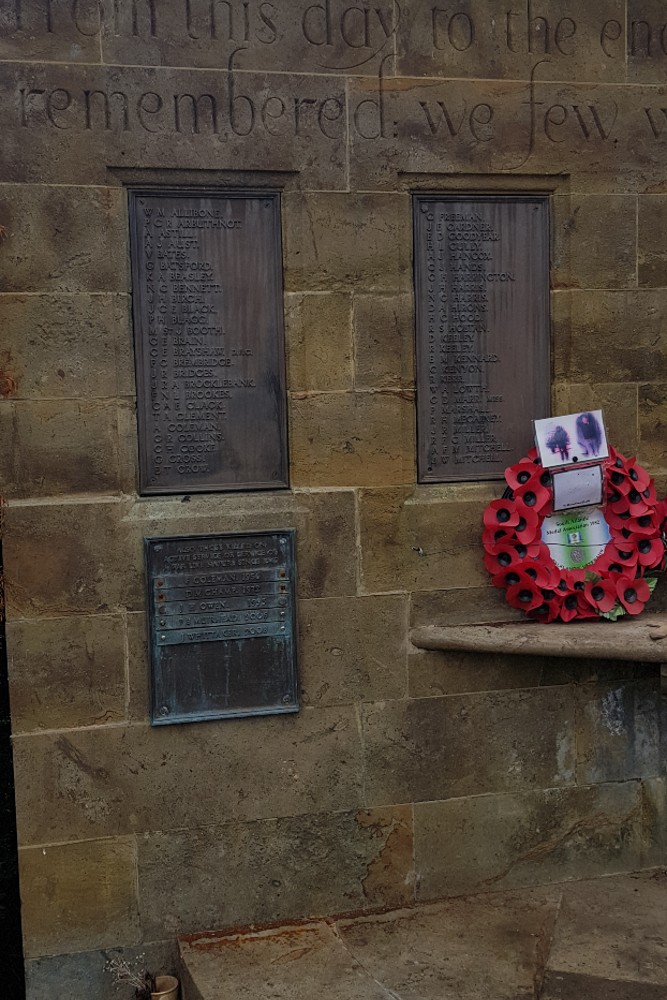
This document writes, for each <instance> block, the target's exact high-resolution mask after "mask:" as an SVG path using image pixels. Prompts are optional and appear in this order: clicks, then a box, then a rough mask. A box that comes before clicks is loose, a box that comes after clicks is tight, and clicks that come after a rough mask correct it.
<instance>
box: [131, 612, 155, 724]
mask: <svg viewBox="0 0 667 1000" xmlns="http://www.w3.org/2000/svg"><path fill="white" fill-rule="evenodd" d="M147 618H148V616H147V615H146V613H145V612H143V611H131V612H130V613H129V614H128V615H127V617H126V629H127V672H128V681H129V686H130V699H129V705H128V718H129V719H130V721H132V722H148V718H149V715H150V667H149V651H148V622H147Z"/></svg>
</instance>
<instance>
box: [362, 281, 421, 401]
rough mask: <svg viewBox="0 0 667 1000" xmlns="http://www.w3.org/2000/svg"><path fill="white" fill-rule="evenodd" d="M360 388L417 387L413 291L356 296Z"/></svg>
mask: <svg viewBox="0 0 667 1000" xmlns="http://www.w3.org/2000/svg"><path fill="white" fill-rule="evenodd" d="M353 325H354V384H355V386H356V387H357V389H374V388H380V389H384V388H388V389H393V388H400V389H403V388H407V389H411V388H414V384H415V361H414V354H415V347H414V320H413V316H412V301H411V298H410V296H409V295H355V296H354V320H353Z"/></svg>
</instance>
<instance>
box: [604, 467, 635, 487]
mask: <svg viewBox="0 0 667 1000" xmlns="http://www.w3.org/2000/svg"><path fill="white" fill-rule="evenodd" d="M607 485H608V487H609V489H613V490H617V491H618V492H619V493H629V492H630V490H631V489H632V486H633V483H632V480H631V479H630V477H629V475H628V474H627V472H626V470H625V469H618V468H616V466H615V465H612V466H611V468H610V469H609V470H608V472H607Z"/></svg>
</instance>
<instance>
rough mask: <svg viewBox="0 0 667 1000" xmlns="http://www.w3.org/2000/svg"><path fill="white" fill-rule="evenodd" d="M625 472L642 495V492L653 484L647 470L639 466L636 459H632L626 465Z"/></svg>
mask: <svg viewBox="0 0 667 1000" xmlns="http://www.w3.org/2000/svg"><path fill="white" fill-rule="evenodd" d="M625 471H626V473H627V475H628V478H629V479H630V481H631V483H632V484H633V486H634V487H635V489H636V490H639V492H640V493H641V491H642V490H645V489H647V487H648V486H649V484H650V482H651V477H650V476H649V474H648V472H647V471H646V469H643V468H642V466H641V465H638V464H637V459H636V458H631V459H630V461H629V462H627V463H626V466H625Z"/></svg>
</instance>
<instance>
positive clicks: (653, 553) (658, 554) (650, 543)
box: [629, 535, 665, 569]
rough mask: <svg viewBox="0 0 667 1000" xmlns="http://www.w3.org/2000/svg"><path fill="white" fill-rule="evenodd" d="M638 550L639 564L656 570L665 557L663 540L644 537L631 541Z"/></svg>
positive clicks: (640, 536) (631, 539)
mask: <svg viewBox="0 0 667 1000" xmlns="http://www.w3.org/2000/svg"><path fill="white" fill-rule="evenodd" d="M629 540H630V541H631V542H632V543H633V545H634V546H635V548H636V549H637V562H638V563H639V565H640V566H646V567H647V568H649V569H654V568H655V567H656V566H659V565H660V563H661V562H662V560H663V559H664V556H665V545H664V542H663V540H662V538H646V537H645V536H644V535H639V536H636V537H634V538H633V537H632V536H630V539H629Z"/></svg>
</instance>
